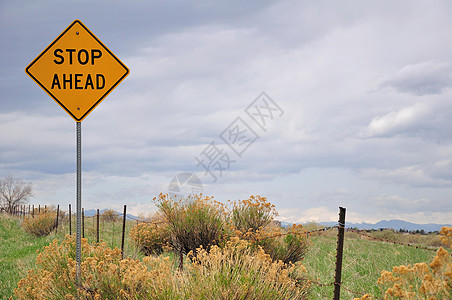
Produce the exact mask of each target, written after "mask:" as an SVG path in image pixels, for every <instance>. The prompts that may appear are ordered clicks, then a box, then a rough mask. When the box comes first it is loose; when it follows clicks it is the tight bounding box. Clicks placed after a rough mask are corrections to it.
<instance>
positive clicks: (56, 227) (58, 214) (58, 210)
mask: <svg viewBox="0 0 452 300" xmlns="http://www.w3.org/2000/svg"><path fill="white" fill-rule="evenodd" d="M59 217H60V205H59V204H58V206H57V217H56V224H55V233H57V232H58V218H59Z"/></svg>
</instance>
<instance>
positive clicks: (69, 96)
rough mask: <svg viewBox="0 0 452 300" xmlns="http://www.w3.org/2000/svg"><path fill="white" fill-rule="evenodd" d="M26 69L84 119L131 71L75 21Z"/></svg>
mask: <svg viewBox="0 0 452 300" xmlns="http://www.w3.org/2000/svg"><path fill="white" fill-rule="evenodd" d="M25 72H26V73H27V74H28V75H30V77H31V78H32V79H33V80H34V81H35V82H36V83H37V84H38V85H40V86H41V87H42V88H43V89H44V90H45V91H46V92H47V93H48V94H49V95H50V96H51V97H52V98H53V99H54V100H55V101H56V102H57V103H58V104H59V105H60V106H61V107H62V108H63V109H64V110H65V111H66V112H67V113H68V114H69V115H70V116H71V117H72V118H74V120H75V121H77V122H81V121H82V120H83V119H84V118H85V117H86V116H87V115H88V114H89V113H90V112H91V111H92V110H93V109H94V108H95V107H96V106H97V105H99V103H100V102H102V100H104V98H105V97H106V96H107V95H108V94H109V93H110V92H111V91H112V90H113V89H114V88H115V87H116V86H117V85H118V84H119V83H120V82H121V81H122V80H123V79H124V78H125V77H126V76H127V75H128V74H129V69H128V68H127V67H126V66H125V65H124V64H123V63H122V62H121V61H120V60H119V59H118V58H117V57H116V56H115V55H114V54H113V53H112V52H111V51H110V50H109V49H108V48H107V47H106V46H105V45H104V44H103V43H102V42H101V41H100V40H99V39H98V38H97V37H96V36H95V35H94V34H93V33H92V32H91V31H90V30H89V29H88V28H87V27H86V26H85V25H83V23H82V22H80V21H79V20H75V21H74V22H72V24H71V25H69V27H68V28H66V30H64V31H63V33H61V34H60V35H59V36H58V37H57V38H56V39H55V41H53V42H52V43H51V44H50V45H49V46H48V47H47V48H46V49H45V50H44V51H43V52H42V53H41V54H39V56H38V57H36V58H35V60H33V62H32V63H31V64H30V65H28V67H27V68H26V69H25Z"/></svg>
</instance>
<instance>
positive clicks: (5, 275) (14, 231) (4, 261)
mask: <svg viewBox="0 0 452 300" xmlns="http://www.w3.org/2000/svg"><path fill="white" fill-rule="evenodd" d="M52 239H53V238H52V237H51V236H49V237H40V238H36V237H33V236H31V235H29V234H27V233H25V231H23V230H22V228H21V227H20V225H19V220H18V219H17V218H14V217H9V216H5V215H0V299H8V298H9V296H11V295H12V292H13V290H14V288H15V287H16V286H17V282H18V281H19V280H20V279H21V278H22V277H24V276H25V275H26V274H27V270H28V268H29V267H30V266H32V265H34V263H35V259H36V251H37V250H39V249H41V248H42V247H44V246H46V245H48V244H49V243H50V241H51V240H52Z"/></svg>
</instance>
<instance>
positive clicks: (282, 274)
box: [186, 238, 307, 299]
mask: <svg viewBox="0 0 452 300" xmlns="http://www.w3.org/2000/svg"><path fill="white" fill-rule="evenodd" d="M189 256H191V257H192V259H193V264H190V265H188V266H187V268H186V270H187V271H186V272H187V273H188V274H189V275H188V284H187V286H186V287H187V289H188V291H187V292H188V295H190V296H189V298H190V299H305V298H306V290H307V285H306V281H305V280H304V279H303V278H304V275H305V273H306V269H305V268H304V267H303V266H302V265H298V266H295V265H294V264H285V263H283V262H282V261H278V262H274V261H273V260H272V259H271V257H270V256H269V255H268V254H266V253H265V251H264V250H263V249H262V248H259V249H257V250H256V249H253V247H252V246H251V244H250V243H249V242H248V241H244V240H240V239H239V238H232V239H231V240H230V241H228V242H227V243H226V245H225V246H224V247H223V248H220V247H218V246H212V247H211V249H210V251H207V250H205V249H203V248H199V249H197V250H196V252H195V253H194V254H193V253H192V252H190V253H189Z"/></svg>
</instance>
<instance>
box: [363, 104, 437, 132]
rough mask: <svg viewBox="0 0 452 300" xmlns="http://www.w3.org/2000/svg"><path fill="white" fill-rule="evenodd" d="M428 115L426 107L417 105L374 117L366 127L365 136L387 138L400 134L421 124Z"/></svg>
mask: <svg viewBox="0 0 452 300" xmlns="http://www.w3.org/2000/svg"><path fill="white" fill-rule="evenodd" d="M428 113H429V108H428V106H426V105H424V104H422V103H417V104H415V105H413V106H410V107H405V108H403V109H400V110H398V111H392V112H390V113H387V114H385V115H383V116H379V117H375V118H373V119H372V121H371V122H370V123H369V125H368V127H367V134H366V135H367V136H369V137H376V136H387V135H391V134H397V133H401V132H403V131H404V130H407V129H410V127H412V126H416V125H417V124H419V122H422V121H423V120H422V119H423V118H425V117H426V116H427V115H428Z"/></svg>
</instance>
